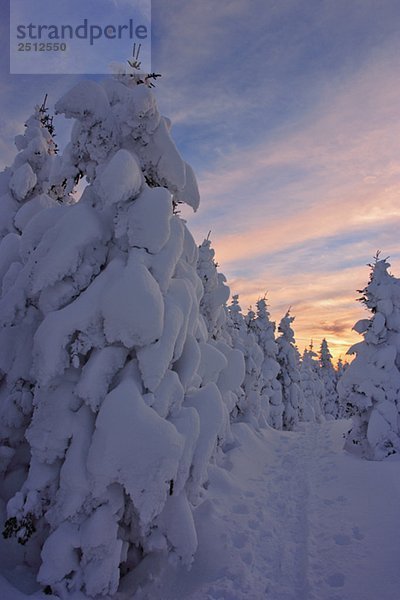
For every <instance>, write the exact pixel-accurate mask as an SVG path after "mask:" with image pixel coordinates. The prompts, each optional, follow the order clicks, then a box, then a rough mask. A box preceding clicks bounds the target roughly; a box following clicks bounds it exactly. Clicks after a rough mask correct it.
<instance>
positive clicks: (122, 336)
mask: <svg viewBox="0 0 400 600" xmlns="http://www.w3.org/2000/svg"><path fill="white" fill-rule="evenodd" d="M101 311H102V314H103V317H104V332H105V335H106V338H107V340H108V342H110V343H113V342H122V344H124V346H126V347H127V348H130V347H132V346H146V345H147V344H151V343H153V342H154V341H155V340H156V339H158V338H160V337H161V334H162V330H163V324H164V302H163V297H162V295H161V292H160V288H159V286H158V285H157V282H156V280H155V279H154V277H153V276H152V275H151V273H150V272H149V271H148V269H147V268H146V267H145V266H144V265H143V264H142V263H141V262H140V260H138V259H137V256H136V255H135V254H131V256H130V257H129V261H128V264H127V266H126V267H123V268H121V269H119V273H118V275H117V276H116V277H115V279H114V280H113V282H112V283H111V285H109V287H108V288H107V289H106V290H105V293H104V296H103V298H102V301H101Z"/></svg>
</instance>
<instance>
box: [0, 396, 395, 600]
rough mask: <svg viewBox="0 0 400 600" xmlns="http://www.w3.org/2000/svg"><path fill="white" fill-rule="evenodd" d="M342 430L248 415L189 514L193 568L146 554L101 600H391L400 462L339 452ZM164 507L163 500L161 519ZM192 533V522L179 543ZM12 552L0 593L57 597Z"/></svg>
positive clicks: (77, 599)
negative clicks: (283, 425) (252, 423)
mask: <svg viewBox="0 0 400 600" xmlns="http://www.w3.org/2000/svg"><path fill="white" fill-rule="evenodd" d="M110 409H111V404H110V405H109V407H108V408H106V410H107V411H109V410H110ZM143 410H144V409H143ZM188 410H189V409H188ZM112 411H113V414H114V415H117V412H116V411H115V409H112ZM119 419H120V420H121V421H122V420H123V417H122V415H121V417H120V418H119ZM137 427H139V429H140V424H139V422H136V425H135V428H137ZM348 427H349V421H328V422H325V423H323V424H322V425H319V424H315V423H307V424H303V425H302V426H301V429H300V430H299V431H296V432H282V431H275V430H272V429H266V430H263V431H261V432H258V433H255V432H254V431H253V430H252V429H251V428H250V427H249V426H248V425H247V424H245V423H240V424H236V425H234V426H233V434H234V439H235V442H234V444H233V445H232V449H231V450H230V451H229V452H228V453H227V454H226V455H225V457H224V463H223V465H222V467H219V466H211V467H210V468H209V485H208V491H207V499H206V500H205V501H203V502H201V503H200V504H199V505H198V506H197V508H196V509H195V511H194V520H195V525H196V531H197V535H198V542H199V546H198V549H197V552H196V554H195V557H194V562H193V565H192V568H191V570H189V571H188V570H187V568H186V567H184V566H179V565H178V566H176V565H175V564H171V563H169V562H168V561H167V560H166V559H165V558H164V555H163V553H162V552H161V553H157V552H155V553H153V554H151V555H149V556H148V558H147V559H146V561H144V563H142V564H141V565H140V566H139V567H138V568H137V569H136V570H134V571H133V572H132V573H130V574H128V575H126V576H125V577H124V578H123V579H122V581H121V585H120V591H119V592H118V593H117V594H115V595H114V596H107V598H113V599H115V600H217V599H218V600H264V599H268V600H269V599H270V600H333V599H335V600H359V599H360V600H378V599H379V600H396V599H397V598H398V596H399V589H400V569H399V553H400V538H399V535H398V532H399V528H400V514H399V511H398V506H399V502H400V484H399V481H400V461H399V459H398V458H394V457H391V458H389V459H387V460H386V461H384V462H375V461H365V460H361V459H359V458H356V457H354V456H352V455H350V454H348V453H346V452H345V451H343V449H342V446H343V437H342V436H343V433H344V432H345V431H346V430H347V429H348ZM124 428H126V430H128V429H129V422H127V423H126V424H125V425H124ZM175 436H176V434H175ZM145 438H146V436H145V430H143V431H142V432H141V433H140V437H139V438H137V439H136V441H135V440H132V443H133V444H134V445H137V444H138V443H145V444H149V443H150V440H146V439H145ZM140 440H141V441H140ZM122 443H123V442H122V441H121V444H122ZM141 477H145V478H146V474H145V473H143V474H142V475H141ZM154 483H155V482H154ZM172 498H174V502H175V503H178V504H181V505H182V506H181V508H180V510H179V511H178V512H179V514H181V515H185V514H187V515H188V516H189V514H188V513H185V508H184V506H185V503H186V500H185V499H184V497H181V496H177V497H175V496H173V497H172ZM167 514H168V507H167V508H166V510H165V513H164V517H163V519H164V522H165V519H166V517H167ZM171 514H172V515H175V514H177V511H175V510H173V511H172V512H171ZM181 518H182V519H184V518H185V517H184V516H182V517H181ZM173 525H174V522H173V521H172V520H171V521H168V520H167V522H166V524H165V526H166V527H169V528H171V527H172V526H173ZM174 536H175V538H176V537H179V524H178V523H175V526H174V527H173V532H172V534H171V540H174V539H175V538H174ZM193 536H195V532H194V530H193V529H192V538H190V536H188V537H187V538H186V544H187V545H188V546H190V545H191V544H193V541H194V537H193ZM179 541H180V540H179ZM10 544H11V549H10ZM21 551H22V549H21V547H18V546H17V544H14V543H11V542H9V541H7V542H5V541H4V540H1V541H0V560H1V565H2V577H1V578H0V597H1V598H4V599H5V600H28V599H30V600H44V598H55V596H45V595H44V594H43V593H41V592H39V591H36V589H37V588H36V589H35V584H34V583H33V582H32V581H31V579H30V576H29V574H28V572H26V571H24V570H23V569H21V568H20V569H18V568H15V567H14V568H13V566H12V565H13V560H14V563H15V556H16V553H18V552H21ZM73 600H84V596H83V595H80V594H76V595H75V596H74V597H73Z"/></svg>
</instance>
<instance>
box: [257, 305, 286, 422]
mask: <svg viewBox="0 0 400 600" xmlns="http://www.w3.org/2000/svg"><path fill="white" fill-rule="evenodd" d="M251 327H252V330H253V331H254V333H255V335H256V339H257V342H258V345H259V346H260V348H261V350H262V353H263V362H262V365H261V375H262V387H261V391H260V392H261V398H262V400H261V402H262V405H263V406H264V407H265V408H266V409H268V416H267V419H268V423H269V424H270V425H271V427H274V428H275V429H282V414H283V403H282V387H281V384H280V383H279V381H278V379H277V377H278V373H279V371H280V366H279V363H278V361H277V354H278V346H277V344H276V341H275V323H274V322H272V321H271V320H270V314H269V312H268V306H267V302H266V300H265V298H261V299H260V300H258V301H257V317H256V318H255V319H254V320H253V321H252V322H251Z"/></svg>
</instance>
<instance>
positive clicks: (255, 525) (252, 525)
mask: <svg viewBox="0 0 400 600" xmlns="http://www.w3.org/2000/svg"><path fill="white" fill-rule="evenodd" d="M247 525H248V526H249V527H250V529H259V527H260V523H259V522H258V521H256V520H255V519H250V521H249V522H248V523H247Z"/></svg>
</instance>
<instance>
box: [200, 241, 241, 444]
mask: <svg viewBox="0 0 400 600" xmlns="http://www.w3.org/2000/svg"><path fill="white" fill-rule="evenodd" d="M214 256H215V252H214V250H213V248H212V247H211V241H210V240H209V239H208V238H207V239H205V240H204V241H203V243H202V244H201V246H200V247H199V258H198V261H197V273H198V275H199V277H200V279H201V281H202V283H203V289H204V292H203V296H202V298H201V301H200V314H201V316H202V317H203V319H204V322H205V325H206V327H207V331H208V341H209V343H210V344H211V345H213V346H214V347H216V348H217V349H218V350H219V351H220V352H222V354H224V356H225V358H226V361H227V364H226V366H225V367H224V368H223V369H222V371H221V372H220V374H219V377H218V381H217V385H218V388H219V389H220V391H221V394H222V398H223V400H224V405H225V407H226V418H227V423H226V428H225V433H224V438H225V440H226V441H228V440H230V433H229V421H230V419H234V418H235V417H236V415H237V410H238V405H239V399H240V398H242V397H243V389H242V387H241V385H242V383H243V380H244V376H245V363H244V355H243V352H242V351H241V350H239V349H238V348H234V347H233V343H232V337H231V335H230V333H229V330H228V329H229V327H228V325H227V321H228V319H229V316H228V313H227V309H226V302H227V300H228V298H229V295H230V290H229V287H228V286H227V285H226V283H225V282H226V277H225V276H224V275H223V274H222V273H219V272H218V270H217V264H216V262H215V260H214Z"/></svg>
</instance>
